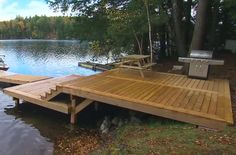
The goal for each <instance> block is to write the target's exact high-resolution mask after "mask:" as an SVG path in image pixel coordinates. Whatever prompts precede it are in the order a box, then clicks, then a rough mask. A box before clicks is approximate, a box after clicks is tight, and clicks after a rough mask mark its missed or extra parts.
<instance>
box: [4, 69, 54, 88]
mask: <svg viewBox="0 0 236 155" xmlns="http://www.w3.org/2000/svg"><path fill="white" fill-rule="evenodd" d="M49 78H51V77H48V76H33V75H24V74H16V73H11V72H7V71H2V70H1V71H0V82H3V83H9V84H17V85H18V84H25V83H31V82H35V81H41V80H45V79H49Z"/></svg>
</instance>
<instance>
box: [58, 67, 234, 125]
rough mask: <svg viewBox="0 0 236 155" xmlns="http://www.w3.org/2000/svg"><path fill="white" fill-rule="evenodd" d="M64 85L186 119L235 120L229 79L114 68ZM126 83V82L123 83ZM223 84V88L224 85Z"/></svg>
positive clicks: (78, 93) (82, 94)
mask: <svg viewBox="0 0 236 155" xmlns="http://www.w3.org/2000/svg"><path fill="white" fill-rule="evenodd" d="M92 77H93V76H90V77H89V78H87V77H86V78H81V79H80V80H76V81H73V82H68V83H67V84H64V85H62V88H63V92H64V93H69V94H72V95H75V96H80V97H83V98H88V99H91V100H95V101H100V102H105V103H108V104H113V105H116V106H121V107H125V108H129V109H133V110H137V111H141V112H146V113H150V114H153V115H157V116H162V117H167V118H171V119H175V120H179V121H183V122H188V123H193V124H196V125H203V126H206V127H212V128H220V127H223V126H225V125H226V124H232V123H233V118H232V108H231V101H230V94H229V93H225V91H224V89H225V88H226V89H229V88H228V86H229V82H228V80H218V79H210V80H198V79H190V78H187V76H184V75H175V74H168V73H158V72H146V73H145V78H140V77H139V76H138V72H136V71H133V70H119V71H117V70H112V71H108V72H106V74H104V75H103V73H101V74H100V75H99V76H97V77H96V78H92ZM124 83H125V84H124ZM223 88H224V89H223Z"/></svg>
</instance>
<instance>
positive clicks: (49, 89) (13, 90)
mask: <svg viewBox="0 0 236 155" xmlns="http://www.w3.org/2000/svg"><path fill="white" fill-rule="evenodd" d="M78 77H79V76H77V75H70V76H65V77H58V78H51V79H46V80H42V81H38V82H33V83H28V84H23V85H19V86H15V87H10V88H6V89H4V90H3V91H4V93H6V94H8V95H10V96H12V97H14V98H16V99H22V100H24V101H27V102H30V103H33V104H36V105H39V106H42V107H45V108H48V109H52V110H56V111H59V112H62V113H66V114H68V113H69V112H70V100H66V99H64V98H63V99H59V100H55V101H48V100H45V99H44V97H45V95H46V94H47V95H50V94H51V93H52V94H56V95H58V94H60V93H61V90H59V89H58V88H57V87H56V85H57V84H60V83H63V82H66V81H71V80H74V79H77V78H78ZM58 92H59V93H58ZM56 95H55V96H56Z"/></svg>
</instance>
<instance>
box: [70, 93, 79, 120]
mask: <svg viewBox="0 0 236 155" xmlns="http://www.w3.org/2000/svg"><path fill="white" fill-rule="evenodd" d="M76 102H77V100H76V97H75V96H72V95H71V115H70V123H71V124H75V123H76V122H77V114H76V111H75V108H76Z"/></svg>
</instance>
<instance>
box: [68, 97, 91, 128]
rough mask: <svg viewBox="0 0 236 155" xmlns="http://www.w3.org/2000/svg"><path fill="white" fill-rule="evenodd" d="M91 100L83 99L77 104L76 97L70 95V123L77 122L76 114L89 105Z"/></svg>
mask: <svg viewBox="0 0 236 155" xmlns="http://www.w3.org/2000/svg"><path fill="white" fill-rule="evenodd" d="M92 102H94V101H93V100H90V99H85V100H84V101H82V102H81V103H78V98H77V97H76V96H73V95H71V116H70V123H71V124H75V123H76V122H77V114H78V113H79V112H80V111H82V110H83V109H84V108H86V107H87V106H88V105H90V104H91V103H92Z"/></svg>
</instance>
